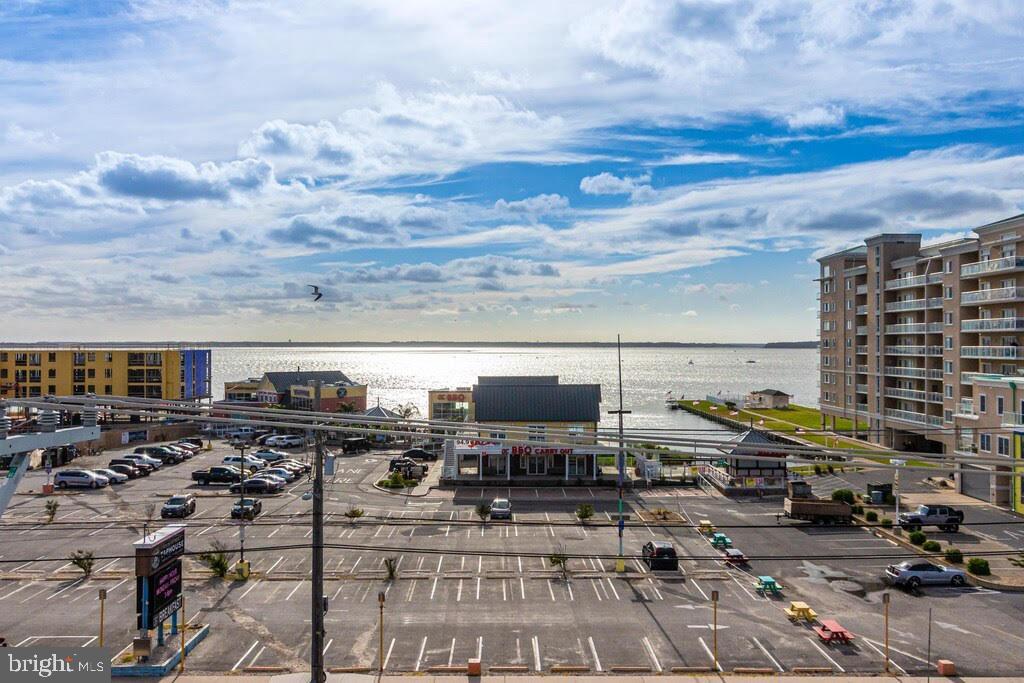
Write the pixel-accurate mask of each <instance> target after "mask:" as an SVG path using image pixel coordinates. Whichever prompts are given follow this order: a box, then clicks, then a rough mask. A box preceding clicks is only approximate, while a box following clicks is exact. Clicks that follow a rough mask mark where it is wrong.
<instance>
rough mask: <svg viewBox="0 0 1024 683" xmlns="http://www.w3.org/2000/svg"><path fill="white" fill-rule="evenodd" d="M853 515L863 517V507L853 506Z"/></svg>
mask: <svg viewBox="0 0 1024 683" xmlns="http://www.w3.org/2000/svg"><path fill="white" fill-rule="evenodd" d="M853 514H855V515H863V514H864V506H863V505H854V506H853ZM876 516H877V515H876Z"/></svg>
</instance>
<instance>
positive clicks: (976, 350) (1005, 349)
mask: <svg viewBox="0 0 1024 683" xmlns="http://www.w3.org/2000/svg"><path fill="white" fill-rule="evenodd" d="M960 357H961V358H1024V354H1021V352H1020V347H1018V346H961V347H960Z"/></svg>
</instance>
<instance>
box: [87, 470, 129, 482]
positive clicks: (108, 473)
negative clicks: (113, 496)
mask: <svg viewBox="0 0 1024 683" xmlns="http://www.w3.org/2000/svg"><path fill="white" fill-rule="evenodd" d="M93 472H95V473H96V474H99V475H102V476H104V477H106V478H107V479H109V480H110V483H111V484H123V483H125V482H126V481H128V475H127V474H121V473H120V472H115V471H114V470H108V469H98V470H93Z"/></svg>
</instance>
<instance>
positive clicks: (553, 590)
mask: <svg viewBox="0 0 1024 683" xmlns="http://www.w3.org/2000/svg"><path fill="white" fill-rule="evenodd" d="M548 592H549V593H551V602H554V601H555V589H554V588H552V587H551V579H548Z"/></svg>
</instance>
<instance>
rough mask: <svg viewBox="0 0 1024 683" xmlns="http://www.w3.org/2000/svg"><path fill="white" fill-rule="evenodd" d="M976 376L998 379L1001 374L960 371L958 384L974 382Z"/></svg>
mask: <svg viewBox="0 0 1024 683" xmlns="http://www.w3.org/2000/svg"><path fill="white" fill-rule="evenodd" d="M978 377H983V378H988V379H999V378H1000V377H1002V375H1000V374H997V373H992V372H961V373H960V384H974V380H975V379H977V378H978Z"/></svg>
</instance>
